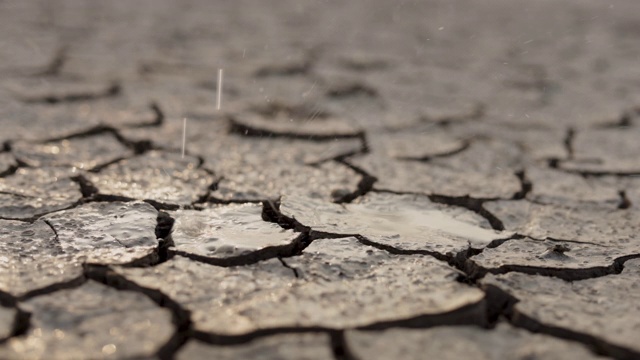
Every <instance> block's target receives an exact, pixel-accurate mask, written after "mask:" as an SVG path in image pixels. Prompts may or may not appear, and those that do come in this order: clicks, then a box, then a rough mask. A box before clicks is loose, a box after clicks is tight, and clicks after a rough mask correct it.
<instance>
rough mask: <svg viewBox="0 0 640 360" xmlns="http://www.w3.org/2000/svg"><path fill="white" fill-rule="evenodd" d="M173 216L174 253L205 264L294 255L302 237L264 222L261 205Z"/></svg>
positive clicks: (215, 208) (183, 213)
mask: <svg viewBox="0 0 640 360" xmlns="http://www.w3.org/2000/svg"><path fill="white" fill-rule="evenodd" d="M171 216H173V217H174V218H175V219H176V223H175V225H174V228H173V233H172V235H171V237H172V240H173V242H174V247H175V250H176V251H177V252H178V253H180V254H183V255H184V256H195V257H197V258H198V259H201V260H202V261H209V262H213V263H219V264H232V263H235V262H255V261H258V260H260V259H265V258H272V257H276V256H286V255H291V254H293V252H294V251H295V249H296V247H297V246H298V245H299V240H300V234H299V233H294V232H293V231H292V230H283V229H282V228H281V227H280V226H278V225H277V224H273V223H268V222H265V221H264V220H263V219H262V205H261V204H230V205H225V206H217V207H210V208H205V209H202V210H199V211H195V210H178V211H176V212H171Z"/></svg>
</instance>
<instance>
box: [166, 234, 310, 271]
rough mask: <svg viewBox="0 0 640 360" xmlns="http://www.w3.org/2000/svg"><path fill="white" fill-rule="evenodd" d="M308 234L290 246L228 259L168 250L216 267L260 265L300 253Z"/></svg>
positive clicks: (299, 235)
mask: <svg viewBox="0 0 640 360" xmlns="http://www.w3.org/2000/svg"><path fill="white" fill-rule="evenodd" d="M307 238H308V234H307V233H300V234H298V236H297V237H296V238H295V239H294V241H292V242H291V243H289V244H286V245H278V246H268V247H265V248H262V249H259V250H255V251H251V252H249V253H247V254H242V255H237V256H233V257H227V258H215V257H209V256H205V255H198V254H193V253H190V252H187V251H182V250H176V249H171V248H170V249H168V253H169V254H170V255H179V256H183V257H186V258H189V259H191V260H194V261H198V262H201V263H205V264H209V265H215V266H220V267H235V266H246V265H251V264H255V263H258V262H260V261H264V260H268V259H274V258H280V257H291V256H293V255H295V254H298V253H300V251H301V248H302V247H303V246H304V244H306V243H307Z"/></svg>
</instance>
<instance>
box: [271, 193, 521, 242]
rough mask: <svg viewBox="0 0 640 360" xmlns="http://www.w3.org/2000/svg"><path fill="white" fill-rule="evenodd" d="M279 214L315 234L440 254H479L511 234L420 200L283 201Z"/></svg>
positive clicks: (461, 212) (453, 209)
mask: <svg viewBox="0 0 640 360" xmlns="http://www.w3.org/2000/svg"><path fill="white" fill-rule="evenodd" d="M280 210H281V211H282V213H283V214H284V215H285V216H288V217H292V218H294V219H295V220H296V221H298V222H300V223H301V224H302V225H304V226H308V227H310V228H311V229H312V230H314V231H317V232H320V233H330V234H348V235H361V236H363V237H365V238H366V239H368V240H370V241H373V242H375V243H378V244H381V245H385V246H392V247H394V248H396V249H399V250H427V251H430V252H437V253H440V254H443V255H445V254H456V253H458V252H461V251H463V250H466V249H468V248H469V247H471V248H475V249H481V248H484V247H485V246H487V245H489V244H490V243H491V242H492V241H494V240H498V239H504V238H507V237H509V236H510V235H511V233H507V232H499V231H495V230H491V229H490V228H489V225H488V224H487V222H486V220H484V219H483V218H482V217H480V216H479V215H477V214H475V213H473V212H471V211H469V210H466V209H462V208H456V207H449V206H445V205H439V204H435V203H432V202H431V201H429V199H428V198H427V197H425V196H406V195H404V196H400V195H391V194H377V193H372V194H368V195H367V196H366V197H365V198H364V199H363V200H362V201H361V202H360V203H356V204H344V205H338V204H333V203H329V202H322V201H319V200H314V199H308V198H303V197H295V196H285V197H284V198H283V199H282V204H281V207H280Z"/></svg>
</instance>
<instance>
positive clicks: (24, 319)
mask: <svg viewBox="0 0 640 360" xmlns="http://www.w3.org/2000/svg"><path fill="white" fill-rule="evenodd" d="M0 306H2V307H5V308H12V309H15V311H16V314H15V316H14V317H13V323H12V325H11V331H10V333H9V334H8V336H7V337H4V338H0V345H2V344H4V343H5V342H7V341H8V340H9V339H11V338H14V337H20V336H24V335H25V334H26V333H27V331H28V330H29V327H30V326H31V313H29V312H27V311H24V310H23V309H22V308H20V306H19V304H18V299H16V298H15V297H14V296H12V295H11V294H8V293H5V292H3V291H1V290H0Z"/></svg>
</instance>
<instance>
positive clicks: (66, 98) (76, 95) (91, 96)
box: [20, 82, 122, 105]
mask: <svg viewBox="0 0 640 360" xmlns="http://www.w3.org/2000/svg"><path fill="white" fill-rule="evenodd" d="M121 92H122V86H121V85H120V84H119V83H117V82H114V83H112V84H111V85H109V86H108V87H107V88H106V89H104V90H102V91H96V92H86V91H79V92H72V93H68V94H47V95H42V96H22V97H20V100H22V101H23V102H25V103H44V104H51V105H54V104H59V103H68V102H79V101H90V100H96V99H102V98H110V97H115V96H118V95H120V93H121Z"/></svg>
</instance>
